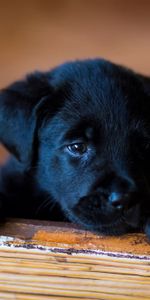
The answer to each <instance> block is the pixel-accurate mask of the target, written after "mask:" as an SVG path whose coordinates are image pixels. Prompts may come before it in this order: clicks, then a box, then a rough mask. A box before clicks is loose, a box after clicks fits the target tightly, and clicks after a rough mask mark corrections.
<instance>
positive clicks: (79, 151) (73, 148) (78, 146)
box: [67, 143, 88, 156]
mask: <svg viewBox="0 0 150 300" xmlns="http://www.w3.org/2000/svg"><path fill="white" fill-rule="evenodd" d="M67 149H68V150H69V152H71V153H72V154H74V155H77V156H78V155H83V154H85V153H86V152H87V150H88V147H87V144H85V143H74V144H71V145H68V146H67Z"/></svg>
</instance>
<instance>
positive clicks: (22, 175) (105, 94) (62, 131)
mask: <svg viewBox="0 0 150 300" xmlns="http://www.w3.org/2000/svg"><path fill="white" fill-rule="evenodd" d="M0 141H1V142H2V143H3V145H5V147H6V148H7V149H8V150H9V151H10V153H11V154H12V156H11V157H10V159H9V161H8V162H7V163H6V165H4V166H2V167H1V170H0V201H1V203H0V205H1V209H0V213H1V216H2V217H5V216H7V217H24V218H39V219H49V220H59V221H60V220H70V221H73V222H75V223H77V224H80V225H82V226H83V227H84V228H87V229H89V230H92V231H94V232H100V233H104V234H114V235H118V234H123V233H125V232H129V231H130V232H133V231H138V230H144V231H145V232H146V233H147V235H148V236H149V237H150V78H149V77H146V76H142V75H140V74H137V73H134V72H133V71H131V70H129V69H126V68H124V67H121V66H118V65H115V64H113V63H111V62H108V61H106V60H103V59H93V60H92V59H91V60H90V59H89V60H83V61H75V62H69V63H66V64H63V65H61V66H59V67H57V68H55V69H53V70H51V71H50V72H44V73H42V72H37V73H34V74H31V75H29V76H27V78H26V79H25V80H22V81H18V82H16V83H14V84H12V85H10V86H9V87H8V88H6V89H4V90H2V91H1V94H0Z"/></svg>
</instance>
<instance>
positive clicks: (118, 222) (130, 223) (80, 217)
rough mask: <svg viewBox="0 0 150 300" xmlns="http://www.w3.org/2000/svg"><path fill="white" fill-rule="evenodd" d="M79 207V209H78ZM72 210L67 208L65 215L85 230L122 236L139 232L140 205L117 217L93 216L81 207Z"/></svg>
mask: <svg viewBox="0 0 150 300" xmlns="http://www.w3.org/2000/svg"><path fill="white" fill-rule="evenodd" d="M77 207H78V209H77ZM77 207H76V206H75V207H72V208H66V209H65V214H67V217H68V219H69V220H70V221H71V222H73V223H76V224H78V225H81V226H82V227H83V228H85V229H87V230H90V231H93V232H94V233H97V234H104V235H116V236H117V235H122V234H125V233H127V232H128V233H129V232H136V231H137V229H138V230H139V223H140V205H139V204H136V205H134V206H133V207H131V208H129V209H127V210H126V211H124V212H122V213H121V214H116V215H113V216H112V215H111V214H110V215H109V214H108V215H105V216H104V215H101V214H100V213H99V214H95V215H94V214H93V213H92V211H91V215H90V214H89V213H88V214H86V212H83V210H82V209H81V210H80V209H79V206H77Z"/></svg>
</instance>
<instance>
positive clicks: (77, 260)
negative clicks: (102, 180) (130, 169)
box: [0, 219, 150, 300]
mask: <svg viewBox="0 0 150 300" xmlns="http://www.w3.org/2000/svg"><path fill="white" fill-rule="evenodd" d="M0 236H1V237H0V299H1V300H3V299H20V300H28V299H31V300H38V299H40V300H42V299H43V300H47V299H56V300H63V299H104V300H106V299H107V300H109V299H113V300H117V299H118V300H126V299H135V300H138V299H150V244H149V243H148V241H147V239H146V237H145V236H144V235H143V234H136V235H135V234H130V235H124V236H121V237H104V236H100V235H96V234H92V233H91V232H88V231H84V230H82V229H81V228H80V227H78V226H76V225H72V224H69V223H68V224H67V223H55V222H47V221H36V220H22V219H21V220H20V219H12V220H7V221H6V222H5V223H1V225H0Z"/></svg>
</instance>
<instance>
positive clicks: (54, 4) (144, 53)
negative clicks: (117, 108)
mask: <svg viewBox="0 0 150 300" xmlns="http://www.w3.org/2000/svg"><path fill="white" fill-rule="evenodd" d="M149 54H150V1H149V0H126V1H124V0H26V1H22V0H13V1H10V0H0V87H4V86H5V85H7V84H9V83H10V82H12V81H14V80H16V79H18V78H20V77H22V76H23V75H24V74H25V73H27V72H31V71H34V70H37V69H40V70H47V69H49V68H50V67H52V66H55V65H57V64H59V63H61V62H64V61H66V60H70V59H76V58H88V57H95V56H96V57H98V56H100V57H105V58H107V59H110V60H112V61H114V62H117V63H121V64H124V65H127V66H128V67H131V68H134V69H135V70H137V71H140V72H143V73H145V74H149V73H150V72H149V70H150V61H149ZM0 153H1V158H0V159H1V160H2V159H3V157H4V154H3V152H2V150H1V151H0Z"/></svg>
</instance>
